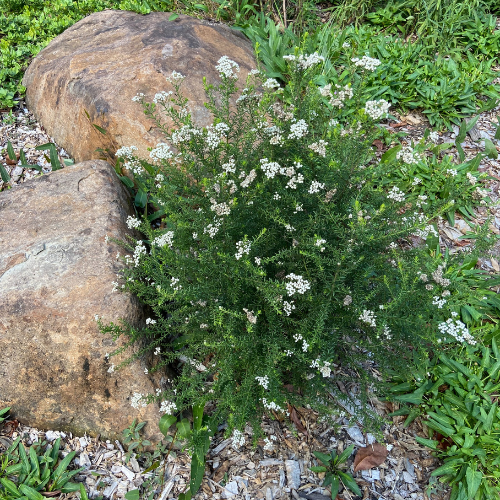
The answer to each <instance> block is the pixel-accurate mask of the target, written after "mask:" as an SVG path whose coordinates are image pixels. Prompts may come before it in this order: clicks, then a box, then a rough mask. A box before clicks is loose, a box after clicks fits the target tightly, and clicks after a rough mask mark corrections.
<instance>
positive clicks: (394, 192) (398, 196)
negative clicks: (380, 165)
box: [387, 186, 405, 202]
mask: <svg viewBox="0 0 500 500" xmlns="http://www.w3.org/2000/svg"><path fill="white" fill-rule="evenodd" d="M387 198H389V199H390V200H394V201H397V202H402V201H404V200H405V194H404V193H403V191H401V189H399V188H398V187H397V186H394V187H393V188H392V189H391V190H390V191H389V193H387Z"/></svg>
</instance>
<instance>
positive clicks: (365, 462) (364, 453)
mask: <svg viewBox="0 0 500 500" xmlns="http://www.w3.org/2000/svg"><path fill="white" fill-rule="evenodd" d="M386 458H387V448H386V447H385V446H383V445H381V444H379V443H373V444H371V445H369V446H367V447H366V448H360V449H359V450H358V452H357V453H356V457H355V458H354V472H358V470H369V469H371V468H373V467H378V466H379V465H380V464H383V463H384V461H385V459H386Z"/></svg>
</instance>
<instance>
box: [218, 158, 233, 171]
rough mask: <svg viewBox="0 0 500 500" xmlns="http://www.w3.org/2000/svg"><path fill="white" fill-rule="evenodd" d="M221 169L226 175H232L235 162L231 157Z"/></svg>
mask: <svg viewBox="0 0 500 500" xmlns="http://www.w3.org/2000/svg"><path fill="white" fill-rule="evenodd" d="M221 168H222V170H223V171H224V172H226V174H234V173H235V172H236V161H235V160H234V158H233V157H232V156H231V158H229V159H228V160H227V162H226V163H223V164H222V166H221Z"/></svg>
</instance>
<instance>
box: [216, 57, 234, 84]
mask: <svg viewBox="0 0 500 500" xmlns="http://www.w3.org/2000/svg"><path fill="white" fill-rule="evenodd" d="M217 62H218V64H217V66H215V69H216V70H217V71H218V72H219V73H220V76H221V77H225V78H234V79H238V73H239V71H240V67H239V65H238V64H237V63H235V62H234V61H232V60H231V59H229V57H227V56H222V57H221V58H220V59H219V60H218V61H217Z"/></svg>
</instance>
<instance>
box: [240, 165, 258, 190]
mask: <svg viewBox="0 0 500 500" xmlns="http://www.w3.org/2000/svg"><path fill="white" fill-rule="evenodd" d="M242 174H243V177H245V180H244V181H243V182H242V183H241V184H240V186H241V187H242V188H247V187H248V186H250V184H252V182H253V181H254V180H255V178H256V177H257V172H256V171H255V170H254V169H252V170H250V172H249V173H248V175H246V174H245V172H242ZM240 178H242V176H241V174H240Z"/></svg>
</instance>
